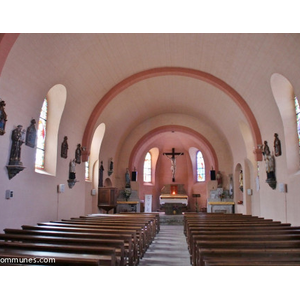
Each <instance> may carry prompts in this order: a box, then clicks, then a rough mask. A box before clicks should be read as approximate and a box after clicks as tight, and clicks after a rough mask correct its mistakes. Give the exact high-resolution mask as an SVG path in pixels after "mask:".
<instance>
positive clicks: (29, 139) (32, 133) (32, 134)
mask: <svg viewBox="0 0 300 300" xmlns="http://www.w3.org/2000/svg"><path fill="white" fill-rule="evenodd" d="M35 124H36V121H35V119H32V120H31V124H30V126H29V127H27V132H26V142H25V145H26V146H29V147H31V148H34V147H35V143H36V128H35Z"/></svg>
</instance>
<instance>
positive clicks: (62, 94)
mask: <svg viewBox="0 0 300 300" xmlns="http://www.w3.org/2000/svg"><path fill="white" fill-rule="evenodd" d="M66 101H67V90H66V88H65V87H64V86H63V85H61V84H56V85H54V86H53V87H52V88H51V89H50V90H49V91H48V93H47V95H46V97H45V99H44V101H43V104H42V109H41V113H40V117H39V124H38V130H37V135H38V136H37V148H36V160H35V171H36V172H37V173H42V174H47V175H52V176H55V175H56V166H57V144H58V142H57V140H58V132H59V124H60V120H61V117H62V114H63V111H64V108H65V104H66Z"/></svg>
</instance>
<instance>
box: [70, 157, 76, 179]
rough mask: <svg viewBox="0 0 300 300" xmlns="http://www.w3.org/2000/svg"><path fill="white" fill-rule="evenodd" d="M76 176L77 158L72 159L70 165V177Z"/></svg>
mask: <svg viewBox="0 0 300 300" xmlns="http://www.w3.org/2000/svg"><path fill="white" fill-rule="evenodd" d="M75 178H76V162H75V159H73V160H70V167H69V179H75Z"/></svg>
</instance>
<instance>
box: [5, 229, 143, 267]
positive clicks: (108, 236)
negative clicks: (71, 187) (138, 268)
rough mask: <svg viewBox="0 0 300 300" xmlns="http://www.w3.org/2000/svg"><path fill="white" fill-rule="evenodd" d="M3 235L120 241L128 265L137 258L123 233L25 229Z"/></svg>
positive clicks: (129, 239) (133, 263)
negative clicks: (122, 244) (123, 246)
mask: <svg viewBox="0 0 300 300" xmlns="http://www.w3.org/2000/svg"><path fill="white" fill-rule="evenodd" d="M4 232H5V234H17V235H35V236H48V237H61V238H80V239H100V240H119V241H120V240H121V241H123V242H124V245H125V249H126V251H125V258H127V257H128V262H127V263H128V264H129V265H136V264H137V263H138V261H136V260H138V258H137V257H135V256H134V254H135V253H134V249H133V244H132V234H123V233H91V232H65V231H57V230H52V231H51V230H25V229H13V228H6V229H4Z"/></svg>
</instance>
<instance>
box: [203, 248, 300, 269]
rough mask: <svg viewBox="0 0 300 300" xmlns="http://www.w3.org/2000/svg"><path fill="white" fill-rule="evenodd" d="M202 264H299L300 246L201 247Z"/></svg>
mask: <svg viewBox="0 0 300 300" xmlns="http://www.w3.org/2000/svg"><path fill="white" fill-rule="evenodd" d="M199 252H200V253H201V255H200V261H199V264H197V265H200V266H204V265H209V262H213V261H219V263H220V262H222V261H223V264H224V265H226V264H227V263H228V265H229V263H230V262H231V264H232V265H233V264H234V261H236V262H237V263H236V265H238V264H239V265H243V263H244V262H245V265H251V262H255V265H256V264H257V262H262V265H264V263H266V262H272V263H274V265H276V263H278V264H279V263H280V262H288V263H289V264H290V265H293V262H295V265H298V263H299V262H300V249H299V248H280V249H278V248H276V249H274V248H265V249H263V250H262V249H245V248H235V249H232V248H222V249H221V248H210V249H207V248H200V249H199Z"/></svg>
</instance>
